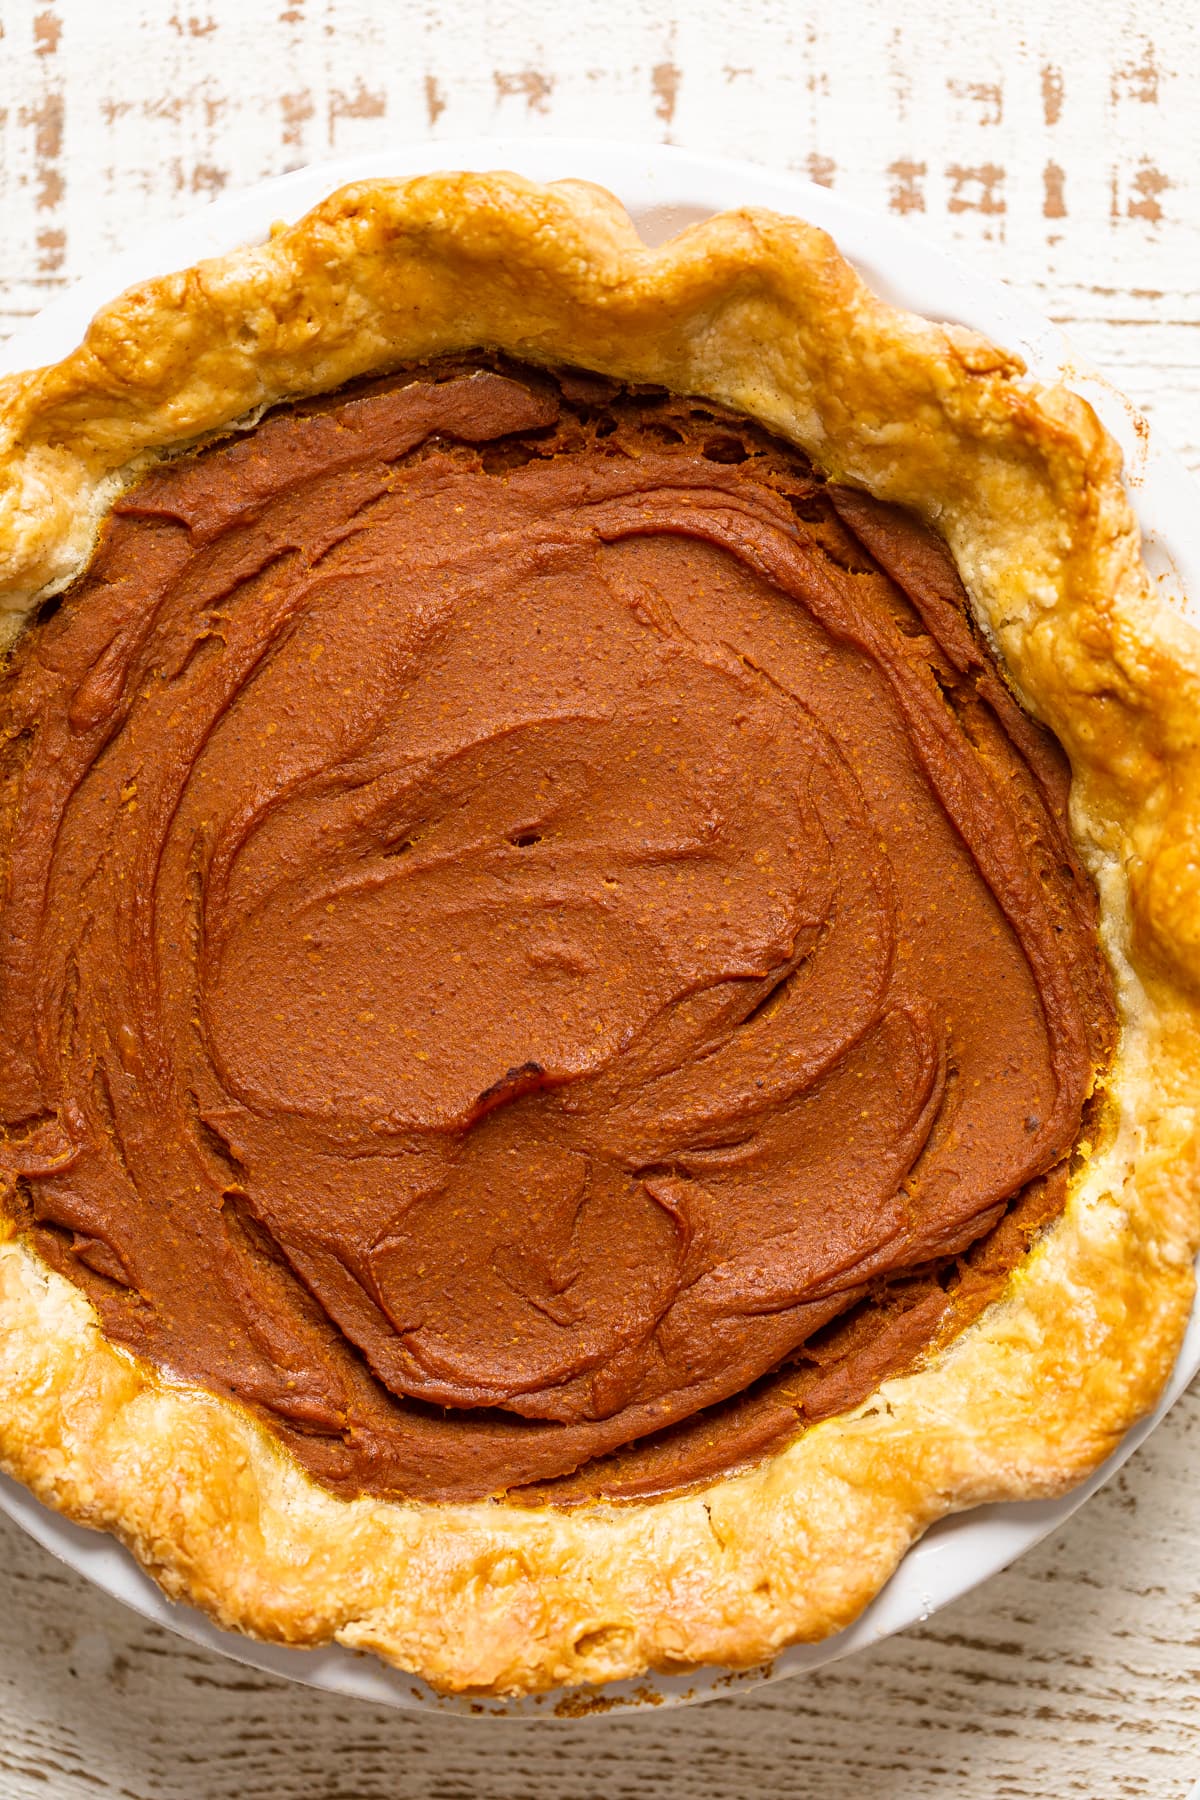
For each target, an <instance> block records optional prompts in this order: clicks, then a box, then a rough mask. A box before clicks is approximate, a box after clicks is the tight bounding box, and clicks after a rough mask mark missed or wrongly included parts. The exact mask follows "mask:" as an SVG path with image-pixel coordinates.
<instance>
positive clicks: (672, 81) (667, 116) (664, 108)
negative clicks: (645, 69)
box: [650, 62, 680, 125]
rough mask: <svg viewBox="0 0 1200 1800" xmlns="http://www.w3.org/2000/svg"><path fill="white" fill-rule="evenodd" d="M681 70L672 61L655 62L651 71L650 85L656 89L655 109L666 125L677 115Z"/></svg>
mask: <svg viewBox="0 0 1200 1800" xmlns="http://www.w3.org/2000/svg"><path fill="white" fill-rule="evenodd" d="M679 81H680V71H679V70H678V69H677V68H676V66H675V64H674V63H672V62H660V63H655V65H654V67H653V68H652V69H651V71H650V86H651V88H652V89H653V91H654V111H655V113H656V114H657V116H658V117H659V118H660V119H661V120H662V122H663V124H664V125H669V124H670V123H671V121H672V120H673V119H674V117H675V107H676V103H677V102H678V99H679Z"/></svg>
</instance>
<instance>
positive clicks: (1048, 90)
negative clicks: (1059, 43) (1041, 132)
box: [1042, 63, 1063, 125]
mask: <svg viewBox="0 0 1200 1800" xmlns="http://www.w3.org/2000/svg"><path fill="white" fill-rule="evenodd" d="M1062 109H1063V73H1062V70H1061V69H1058V68H1056V67H1055V66H1054V64H1053V63H1044V64H1043V65H1042V118H1043V119H1044V120H1045V121H1046V124H1047V125H1057V124H1058V121H1059V120H1060V119H1061V118H1062Z"/></svg>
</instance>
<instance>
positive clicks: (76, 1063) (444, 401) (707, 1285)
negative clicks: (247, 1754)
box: [0, 358, 1114, 1501]
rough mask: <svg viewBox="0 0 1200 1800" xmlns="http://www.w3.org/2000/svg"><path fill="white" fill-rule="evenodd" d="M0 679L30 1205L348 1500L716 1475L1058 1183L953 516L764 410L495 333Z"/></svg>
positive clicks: (96, 1278) (1005, 708)
mask: <svg viewBox="0 0 1200 1800" xmlns="http://www.w3.org/2000/svg"><path fill="white" fill-rule="evenodd" d="M0 705H2V714H0V717H2V728H3V733H4V744H5V754H6V766H5V788H4V810H3V827H4V834H5V839H6V844H7V850H6V858H7V860H6V879H5V883H4V886H3V892H2V906H0V1017H2V1018H3V1021H4V1031H3V1035H2V1040H0V1117H2V1119H3V1122H4V1124H5V1127H6V1143H5V1147H4V1149H3V1158H4V1161H5V1163H6V1165H7V1167H8V1170H9V1173H10V1176H11V1177H12V1178H13V1179H14V1181H15V1192H16V1195H17V1202H18V1206H19V1209H20V1219H21V1222H22V1225H23V1228H25V1229H27V1230H28V1231H29V1232H30V1233H31V1234H32V1240H33V1242H34V1243H35V1244H36V1247H37V1249H38V1250H39V1251H40V1253H41V1254H42V1256H43V1257H44V1258H45V1259H46V1260H47V1261H48V1262H49V1263H50V1264H51V1265H52V1266H53V1267H54V1268H55V1269H57V1270H59V1271H60V1272H62V1273H63V1274H65V1275H67V1276H69V1277H70V1278H71V1280H72V1281H74V1282H75V1283H77V1284H78V1285H79V1286H81V1287H82V1288H83V1289H84V1290H85V1292H86V1293H87V1294H88V1296H89V1297H90V1298H91V1300H92V1301H93V1302H94V1303H95V1305H96V1307H97V1308H98V1310H99V1313H100V1316H101V1319H102V1321H103V1325H104V1329H105V1331H106V1333H107V1334H108V1336H109V1337H110V1338H112V1339H114V1340H116V1341H117V1342H119V1343H121V1344H123V1345H126V1346H128V1347H130V1348H131V1349H133V1350H135V1351H137V1352H139V1353H141V1354H142V1355H144V1356H145V1357H147V1358H148V1359H150V1360H151V1361H152V1362H153V1363H155V1364H157V1365H158V1366H159V1367H160V1368H161V1369H163V1370H165V1371H166V1372H167V1373H168V1374H169V1375H171V1376H172V1377H178V1378H182V1379H184V1380H187V1381H191V1382H195V1383H199V1384H200V1385H201V1386H203V1387H207V1388H209V1389H211V1390H213V1391H215V1392H218V1393H221V1394H225V1395H230V1396H232V1397H234V1398H235V1399H236V1400H238V1401H240V1402H242V1403H244V1404H245V1405H247V1406H248V1407H250V1408H251V1409H252V1410H253V1411H254V1412H256V1413H257V1414H259V1415H260V1416H262V1417H263V1418H264V1419H265V1420H266V1421H267V1422H268V1424H269V1425H270V1427H271V1429H272V1430H273V1432H275V1433H276V1435H277V1436H278V1437H279V1438H281V1439H282V1440H283V1442H284V1443H286V1445H287V1446H288V1447H289V1449H290V1450H291V1451H292V1452H293V1454H294V1455H295V1456H296V1457H297V1458H298V1459H299V1460H300V1462H301V1463H302V1464H304V1465H305V1466H306V1467H307V1468H308V1469H309V1470H310V1471H311V1473H312V1474H313V1475H315V1476H316V1477H317V1478H318V1480H319V1481H320V1482H322V1483H324V1484H326V1485H327V1486H329V1487H332V1488H334V1489H335V1490H336V1491H338V1492H339V1493H342V1494H346V1495H350V1494H356V1493H364V1492H365V1493H371V1494H376V1495H380V1496H384V1497H390V1498H396V1497H401V1498H418V1499H431V1500H463V1499H473V1498H479V1497H484V1496H488V1495H492V1494H497V1493H501V1492H508V1493H510V1495H511V1496H512V1497H513V1498H527V1499H529V1500H531V1501H532V1500H534V1499H536V1500H538V1501H544V1500H547V1499H550V1500H561V1501H568V1500H578V1499H582V1498H587V1497H591V1496H598V1495H599V1496H604V1495H610V1496H627V1497H628V1496H638V1495H653V1494H659V1493H663V1492H667V1491H670V1490H672V1489H677V1488H679V1487H681V1486H684V1485H686V1484H688V1483H694V1482H697V1481H699V1480H701V1479H706V1478H709V1477H711V1476H713V1475H714V1474H719V1473H720V1472H721V1471H723V1470H727V1469H730V1468H732V1467H735V1466H737V1465H739V1464H742V1463H744V1462H746V1461H747V1460H748V1459H750V1458H753V1457H755V1456H758V1455H760V1454H762V1453H763V1452H764V1451H765V1450H767V1449H769V1448H771V1447H773V1446H774V1445H777V1444H779V1443H781V1442H783V1441H785V1440H786V1439H787V1438H788V1437H789V1436H793V1435H794V1434H795V1433H796V1431H797V1429H798V1428H799V1427H800V1426H802V1425H804V1424H806V1423H809V1422H811V1421H813V1420H815V1419H820V1418H823V1417H827V1416H829V1415H830V1414H832V1413H836V1412H839V1411H842V1410H844V1409H845V1408H846V1407H847V1406H849V1405H851V1404H852V1403H854V1402H855V1401H857V1400H860V1399H861V1398H862V1397H863V1396H864V1395H866V1394H868V1393H870V1392H871V1391H872V1390H873V1389H874V1388H875V1387H876V1386H877V1385H878V1383H879V1382H880V1380H881V1379H882V1378H883V1377H884V1376H886V1375H888V1374H890V1373H892V1372H895V1371H897V1370H899V1369H903V1368H906V1367H909V1366H911V1364H912V1363H913V1361H914V1359H915V1358H917V1357H918V1356H919V1355H920V1353H921V1352H923V1351H925V1350H926V1349H928V1347H929V1346H930V1345H931V1344H933V1343H935V1342H944V1341H945V1340H946V1338H947V1336H948V1335H952V1334H953V1333H954V1332H955V1331H956V1330H958V1329H961V1327H962V1325H963V1324H964V1323H966V1322H967V1321H969V1319H970V1318H971V1317H973V1316H974V1314H975V1312H977V1311H978V1309H979V1306H980V1305H981V1304H982V1303H983V1297H985V1296H987V1295H989V1294H991V1293H994V1292H995V1291H997V1288H998V1285H999V1282H1000V1281H1001V1279H1002V1277H1003V1276H1004V1275H1005V1274H1006V1273H1007V1272H1008V1271H1009V1270H1010V1269H1011V1268H1012V1267H1013V1265H1014V1264H1015V1263H1016V1262H1017V1260H1018V1259H1019V1258H1020V1257H1021V1256H1022V1255H1023V1254H1024V1252H1025V1250H1026V1249H1027V1247H1028V1244H1029V1241H1030V1238H1031V1235H1032V1234H1033V1233H1034V1232H1035V1231H1036V1229H1037V1228H1038V1227H1039V1226H1040V1225H1041V1224H1042V1223H1043V1222H1044V1221H1045V1220H1047V1219H1048V1218H1050V1217H1051V1216H1053V1215H1054V1214H1055V1213H1056V1212H1057V1211H1058V1210H1060V1209H1061V1206H1062V1204H1063V1200H1064V1197H1065V1194H1066V1180H1067V1167H1068V1160H1069V1158H1070V1155H1071V1152H1072V1148H1073V1146H1074V1145H1075V1143H1076V1140H1077V1138H1078V1136H1079V1134H1080V1129H1081V1122H1082V1120H1083V1118H1084V1113H1085V1108H1086V1107H1087V1105H1088V1103H1089V1098H1090V1096H1091V1095H1092V1092H1093V1088H1094V1085H1095V1082H1096V1079H1097V1073H1098V1071H1100V1070H1101V1069H1102V1068H1103V1067H1104V1065H1105V1063H1106V1060H1107V1058H1108V1056H1109V1053H1110V1050H1111V1046H1112V1041H1113V1035H1114V1011H1113V1003H1112V998H1111V991H1110V984H1109V978H1108V973H1107V969H1106V966H1105V964H1104V962H1103V960H1102V958H1101V955H1100V951H1099V947H1098V942H1097V935H1096V906H1095V900H1094V896H1093V893H1092V891H1091V888H1090V885H1089V883H1088V882H1087V880H1086V878H1085V877H1084V875H1083V874H1082V872H1081V869H1080V866H1079V864H1078V862H1077V858H1076V855H1075V851H1074V849H1073V847H1072V843H1071V839H1070V836H1069V834H1068V831H1067V824H1066V811H1065V808H1066V792H1067V781H1066V766H1065V762H1064V760H1063V758H1062V757H1061V754H1060V752H1059V751H1058V749H1057V746H1056V745H1055V743H1054V741H1053V740H1052V739H1051V738H1050V737H1049V736H1048V735H1047V734H1045V733H1044V732H1043V731H1042V730H1041V729H1040V728H1039V727H1037V726H1035V725H1033V724H1032V723H1031V722H1030V720H1029V719H1028V718H1027V717H1026V715H1025V714H1024V713H1023V712H1022V711H1021V710H1020V709H1019V708H1018V707H1017V705H1016V704H1015V703H1014V701H1013V700H1012V699H1011V698H1010V696H1009V693H1008V690H1007V689H1006V687H1005V686H1004V685H1003V683H1002V681H1001V679H1000V677H999V675H998V673H997V670H996V668H995V665H994V663H993V661H992V659H991V656H990V654H989V653H988V651H987V650H986V648H985V646H984V644H983V641H982V639H981V638H980V637H979V635H978V633H977V631H976V630H975V628H974V626H973V625H972V624H971V623H970V622H969V613H968V609H967V604H966V599H965V595H964V593H963V590H962V587H961V584H960V582H959V580H958V577H957V574H956V572H955V568H954V564H953V562H952V561H951V559H950V556H949V554H948V552H947V551H946V550H945V549H944V548H943V546H942V545H941V544H940V542H939V541H938V540H937V539H936V538H934V537H933V536H932V535H931V534H930V533H928V532H927V531H926V530H925V529H924V528H923V527H921V526H919V525H918V524H917V523H916V522H915V521H914V520H913V519H912V518H911V517H910V516H909V515H908V514H906V513H904V512H901V511H900V510H898V509H896V508H894V507H890V506H887V505H884V504H883V503H882V502H879V501H876V500H873V499H871V498H870V497H869V496H866V495H864V494H861V493H852V492H851V491H850V490H849V489H846V488H838V487H836V486H833V485H827V484H825V483H823V482H822V481H820V480H819V479H818V478H817V477H816V476H815V475H814V473H813V471H812V469H811V468H810V466H809V465H808V464H807V462H806V461H805V460H804V459H803V457H802V456H801V455H800V453H799V452H797V451H795V450H793V449H791V448H790V447H788V446H785V445H783V444H782V443H780V442H779V441H778V440H775V439H773V438H771V437H770V436H768V435H767V434H766V432H764V431H763V430H762V429H761V428H759V427H757V426H755V425H751V424H749V423H748V422H746V421H744V420H740V419H738V418H737V417H735V416H733V415H730V414H727V413H724V412H722V411H720V410H719V409H718V408H716V407H713V406H711V405H709V404H707V403H702V402H691V401H687V400H682V399H678V398H673V397H671V396H668V395H664V394H663V393H661V392H656V391H650V390H636V389H627V388H621V387H619V386H618V385H617V384H616V383H615V382H605V381H601V380H598V379H595V378H591V377H583V376H577V375H573V374H565V375H561V376H558V377H551V376H549V375H547V374H546V373H544V372H534V371H532V370H531V369H528V368H525V367H522V366H521V365H520V364H513V363H504V362H499V361H497V360H496V359H490V358H476V359H463V358H458V359H453V360H443V361H442V362H440V363H435V364H432V365H429V366H427V367H420V368H414V369H410V370H408V371H407V372H404V373H401V374H399V375H395V376H392V377H389V378H387V379H386V380H383V381H377V382H375V383H373V384H371V385H368V386H363V387H359V388H357V389H352V390H347V391H346V392H344V393H342V394H339V395H335V396H333V397H331V398H328V399H325V400H320V401H316V402H311V403H308V404H305V405H302V406H298V407H296V408H293V409H288V410H284V411H280V412H277V413H275V414H272V415H269V416H268V417H267V419H266V420H265V421H264V422H263V423H261V424H260V425H259V426H258V427H257V428H255V429H254V430H252V431H250V432H248V433H247V434H246V435H244V436H241V437H239V438H237V439H236V440H233V441H230V442H227V443H224V444H220V445H218V446H216V447H214V448H209V449H207V450H204V451H202V452H200V453H198V454H194V455H190V456H183V457H180V458H178V459H177V460H175V461H173V462H170V463H168V464H164V465H162V466H161V467H160V468H159V469H158V470H157V471H156V472H154V473H153V474H151V475H150V476H149V477H148V478H147V479H145V480H143V481H141V483H140V484H139V485H136V486H134V487H132V488H131V489H129V490H128V491H127V492H126V493H125V494H124V495H123V497H122V498H121V499H120V500H119V502H118V504H117V505H116V507H115V509H114V513H113V516H112V517H111V519H110V521H109V523H108V524H107V526H106V528H105V531H104V535H103V538H102V541H101V544H100V548H99V550H98V552H97V554H96V556H95V558H94V560H93V561H92V563H91V566H90V568H89V569H88V571H87V573H86V575H85V576H84V577H83V578H82V580H81V581H80V582H79V583H78V584H77V585H76V586H75V587H74V588H73V589H72V590H71V591H70V592H69V593H68V594H67V595H66V596H65V598H63V599H62V600H61V602H59V603H55V604H54V606H53V607H52V608H51V609H50V610H49V611H48V612H47V613H46V614H44V616H43V617H42V618H41V620H40V621H39V622H38V623H36V624H35V625H33V626H31V627H30V628H29V629H28V631H27V633H26V636H25V638H24V639H23V640H22V642H21V644H20V645H19V647H18V650H17V652H16V654H15V657H14V660H13V662H12V665H11V668H10V671H9V673H8V675H7V677H6V680H5V684H4V688H3V692H2V694H0ZM516 1490H525V1493H524V1494H523V1495H522V1494H521V1493H520V1492H517V1491H516Z"/></svg>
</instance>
